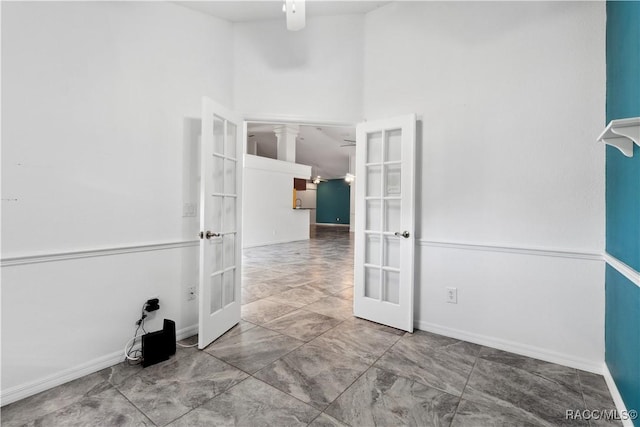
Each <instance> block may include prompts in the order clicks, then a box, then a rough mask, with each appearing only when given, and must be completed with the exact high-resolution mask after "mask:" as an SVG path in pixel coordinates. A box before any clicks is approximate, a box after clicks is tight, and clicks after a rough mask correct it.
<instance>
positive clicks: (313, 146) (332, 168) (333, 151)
mask: <svg viewBox="0 0 640 427" xmlns="http://www.w3.org/2000/svg"><path fill="white" fill-rule="evenodd" d="M270 128H271V129H272V128H273V125H265V124H263V123H258V124H256V123H249V124H248V125H247V132H248V133H247V135H248V141H256V142H257V143H258V154H259V155H261V156H263V157H270V158H272V159H275V158H276V146H277V140H276V136H275V133H274V132H273V130H271V129H270ZM251 135H253V136H251ZM355 139H356V131H355V129H354V128H348V127H334V126H303V125H301V126H300V133H299V134H298V138H297V139H296V163H300V164H303V165H309V166H311V167H312V171H311V173H312V175H313V176H316V175H320V176H321V177H323V178H326V179H334V178H344V176H345V175H346V174H347V172H349V156H353V155H355V145H353V144H354V143H353V142H348V141H345V140H349V141H355Z"/></svg>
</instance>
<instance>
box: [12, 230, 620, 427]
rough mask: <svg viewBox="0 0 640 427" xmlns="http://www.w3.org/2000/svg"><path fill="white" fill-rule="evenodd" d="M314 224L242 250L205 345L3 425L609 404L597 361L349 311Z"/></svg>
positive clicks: (342, 270) (37, 400)
mask: <svg viewBox="0 0 640 427" xmlns="http://www.w3.org/2000/svg"><path fill="white" fill-rule="evenodd" d="M313 237H314V238H313V239H312V240H310V241H306V242H297V243H289V244H282V245H275V246H271V247H261V248H253V249H249V250H246V251H245V253H244V266H243V292H242V302H243V307H242V318H243V320H242V321H241V323H240V324H238V325H237V326H236V327H234V328H233V329H231V330H230V331H229V332H227V333H226V334H225V335H224V336H223V337H222V338H220V339H219V340H218V341H216V342H215V343H213V344H212V345H210V346H209V347H208V348H206V349H205V350H204V351H198V350H197V349H195V348H179V349H178V352H177V354H176V356H174V357H173V358H172V359H170V360H168V361H166V362H163V363H160V364H157V365H154V366H151V367H148V368H145V369H142V368H140V367H139V366H128V365H126V364H124V363H123V364H120V365H116V366H113V367H111V368H109V369H105V370H103V371H100V372H97V373H95V374H92V375H88V376H86V377H83V378H80V379H78V380H75V381H72V382H70V383H68V384H65V385H62V386H60V387H57V388H54V389H52V390H48V391H45V392H43V393H40V394H38V395H35V396H32V397H29V398H27V399H24V400H22V401H19V402H16V403H13V404H11V405H7V406H5V407H3V408H2V426H17V425H29V426H124V425H134V426H145V425H147V426H165V425H170V426H199V425H203V426H204V425H206V426H226V425H237V426H267V425H268V426H289V425H291V426H293V425H311V426H345V425H351V426H374V425H378V426H399V425H414V426H473V427H476V426H478V427H483V426H554V425H584V426H588V425H589V421H570V420H566V419H565V410H569V409H571V410H578V409H580V410H581V409H585V408H589V409H614V404H613V401H612V400H611V397H610V395H609V392H608V391H607V388H606V385H605V382H604V379H603V378H602V377H601V376H599V375H594V374H591V373H587V372H582V371H577V370H576V369H571V368H567V367H563V366H559V365H555V364H551V363H547V362H543V361H540V360H535V359H530V358H527V357H523V356H518V355H515V354H511V353H506V352H503V351H499V350H495V349H492V348H487V347H482V346H479V345H475V344H471V343H468V342H464V341H459V340H456V339H452V338H447V337H444V336H440V335H434V334H431V333H427V332H421V331H416V332H415V333H414V334H405V333H403V332H401V331H398V330H395V329H392V328H388V327H385V326H382V325H378V324H375V323H371V322H367V321H364V320H360V319H356V318H354V317H353V316H352V314H351V308H352V296H353V292H352V259H353V242H352V240H351V239H350V236H349V233H348V232H346V231H345V230H343V229H340V228H330V227H317V228H316V229H314V232H313ZM186 342H189V340H186ZM591 425H592V426H601V425H603V426H604V425H615V423H613V422H611V423H607V422H603V421H600V422H593V421H591ZM618 425H619V423H618Z"/></svg>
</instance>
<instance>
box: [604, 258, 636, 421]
mask: <svg viewBox="0 0 640 427" xmlns="http://www.w3.org/2000/svg"><path fill="white" fill-rule="evenodd" d="M605 282H606V290H605V295H606V306H605V323H606V325H607V333H606V345H607V365H608V367H609V371H610V372H611V376H612V377H613V378H614V379H615V381H616V386H617V387H618V391H620V394H621V395H622V398H623V400H624V403H625V406H626V407H627V410H631V409H635V410H640V409H638V408H640V360H639V359H640V329H639V326H638V319H640V292H638V290H639V288H638V286H637V285H636V284H635V283H632V282H631V281H629V280H628V279H627V278H626V277H624V276H623V275H622V274H620V273H618V271H617V270H616V269H614V268H613V267H610V266H607V270H606V276H605Z"/></svg>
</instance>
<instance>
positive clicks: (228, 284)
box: [222, 270, 236, 305]
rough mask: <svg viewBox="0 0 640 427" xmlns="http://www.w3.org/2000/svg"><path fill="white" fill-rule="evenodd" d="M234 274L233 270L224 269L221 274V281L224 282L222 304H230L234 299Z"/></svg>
mask: <svg viewBox="0 0 640 427" xmlns="http://www.w3.org/2000/svg"><path fill="white" fill-rule="evenodd" d="M235 275H236V271H235V270H229V271H225V272H224V274H223V275H222V281H223V283H224V305H227V304H231V303H232V302H234V301H235V300H236V295H235V282H236V281H235Z"/></svg>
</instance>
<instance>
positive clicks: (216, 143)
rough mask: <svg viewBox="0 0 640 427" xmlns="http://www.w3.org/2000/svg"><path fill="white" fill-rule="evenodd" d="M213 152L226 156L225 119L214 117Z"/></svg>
mask: <svg viewBox="0 0 640 427" xmlns="http://www.w3.org/2000/svg"><path fill="white" fill-rule="evenodd" d="M213 152H214V153H216V154H220V155H223V154H224V119H222V118H220V117H218V116H213Z"/></svg>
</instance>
